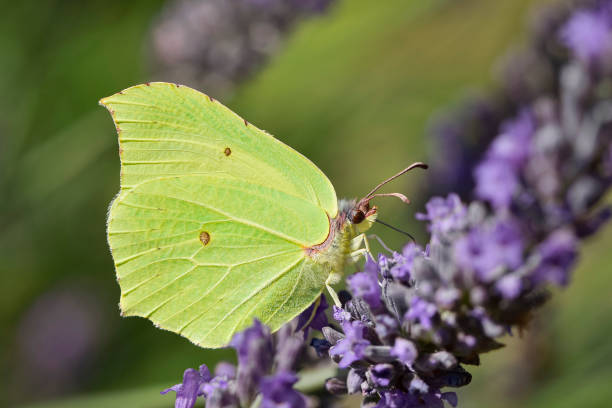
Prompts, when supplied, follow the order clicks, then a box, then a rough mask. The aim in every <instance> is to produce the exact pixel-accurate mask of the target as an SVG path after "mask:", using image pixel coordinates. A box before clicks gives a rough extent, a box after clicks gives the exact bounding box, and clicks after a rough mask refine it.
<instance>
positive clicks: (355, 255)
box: [351, 234, 374, 262]
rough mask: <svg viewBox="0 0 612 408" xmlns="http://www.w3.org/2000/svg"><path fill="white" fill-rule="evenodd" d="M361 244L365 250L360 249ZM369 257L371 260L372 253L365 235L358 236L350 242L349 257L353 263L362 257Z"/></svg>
mask: <svg viewBox="0 0 612 408" xmlns="http://www.w3.org/2000/svg"><path fill="white" fill-rule="evenodd" d="M362 244H363V246H364V247H365V248H362ZM366 254H367V255H370V257H371V258H372V259H374V257H373V256H372V251H371V250H370V243H369V241H368V237H367V235H366V234H359V235H357V236H356V237H355V238H353V240H352V241H351V257H352V259H353V261H355V262H356V261H357V260H358V259H359V257H360V256H362V255H364V256H365V255H366Z"/></svg>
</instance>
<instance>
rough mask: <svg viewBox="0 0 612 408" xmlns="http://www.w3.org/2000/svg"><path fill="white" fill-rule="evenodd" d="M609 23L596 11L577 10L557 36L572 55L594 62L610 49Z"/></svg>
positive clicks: (611, 39)
mask: <svg viewBox="0 0 612 408" xmlns="http://www.w3.org/2000/svg"><path fill="white" fill-rule="evenodd" d="M611 34H612V33H611V31H610V24H609V22H608V21H606V19H605V17H604V15H602V14H600V13H597V12H596V11H587V10H583V11H579V12H577V13H576V14H574V15H573V16H572V18H570V20H569V21H568V22H567V23H566V24H565V25H564V26H563V28H562V29H561V32H560V33H559V37H560V38H561V41H563V43H565V45H566V46H567V47H568V48H570V50H571V51H572V52H573V53H574V55H575V56H576V57H577V58H578V59H580V60H582V61H584V62H587V63H591V62H595V61H596V60H597V59H599V58H600V57H601V56H602V55H603V54H604V53H605V52H606V51H609V50H610V47H611V45H612V37H611Z"/></svg>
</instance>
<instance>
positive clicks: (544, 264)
mask: <svg viewBox="0 0 612 408" xmlns="http://www.w3.org/2000/svg"><path fill="white" fill-rule="evenodd" d="M611 11H612V1H609V0H608V1H598V2H590V3H589V7H586V6H585V7H583V8H581V9H579V10H577V11H576V12H575V13H574V14H572V15H569V16H567V15H566V16H564V20H561V21H557V24H556V25H555V26H554V27H555V29H554V32H555V33H556V35H557V37H556V41H557V42H558V43H559V44H561V45H565V46H566V47H567V48H566V50H567V53H566V54H565V57H564V59H563V58H557V59H556V60H555V64H556V70H557V71H556V72H558V76H557V77H556V83H554V84H553V86H552V88H550V89H552V90H554V92H542V93H541V94H537V93H533V92H532V91H533V89H532V90H531V92H529V95H530V96H529V98H526V99H523V100H522V101H521V103H519V104H516V106H515V108H513V109H511V110H512V111H514V112H515V113H514V114H513V115H512V116H511V117H510V118H509V119H505V120H500V121H499V126H498V127H497V129H496V131H495V133H494V134H491V135H485V136H484V137H483V138H482V140H481V141H485V142H486V144H485V146H486V147H485V148H484V149H482V153H481V154H480V156H479V160H478V161H477V163H476V164H475V165H474V166H472V168H471V173H472V176H473V186H474V187H473V190H472V196H473V198H474V201H472V202H470V203H469V204H464V202H463V201H462V200H461V199H460V197H459V196H458V195H456V194H452V193H451V194H449V195H448V196H447V197H446V198H442V197H434V198H433V199H431V200H430V201H429V202H428V203H427V204H426V206H425V207H426V212H425V213H424V214H418V215H417V218H418V219H421V220H424V221H427V222H428V230H429V232H430V233H431V240H430V242H429V244H428V245H427V246H426V248H424V249H423V248H420V247H418V246H416V245H414V244H409V245H408V246H406V248H404V251H403V253H402V254H398V253H395V254H392V255H391V256H384V255H381V256H380V258H379V259H378V262H376V263H375V262H373V261H372V260H369V261H368V263H367V264H366V266H365V268H364V271H363V272H360V273H358V274H355V275H353V276H352V277H350V278H349V279H348V284H349V288H350V290H351V292H352V294H353V297H352V299H350V300H348V301H347V302H346V303H345V304H344V305H343V308H342V309H338V310H335V312H334V318H335V319H336V320H337V321H338V326H334V327H332V326H330V327H326V328H324V329H323V333H324V336H325V339H326V341H327V342H328V343H329V344H328V345H326V347H328V348H329V351H328V352H329V355H330V356H331V357H332V358H333V359H334V360H335V361H337V363H338V365H339V367H341V368H348V369H349V371H348V374H347V376H346V379H344V378H338V379H335V380H334V381H333V384H334V390H338V391H342V390H343V387H340V386H339V385H338V381H344V382H345V383H346V387H344V389H346V392H348V393H362V394H363V396H364V398H366V399H369V400H371V401H374V402H376V403H377V405H376V406H377V407H380V408H382V407H394V406H405V407H421V406H427V407H438V406H442V405H443V404H442V401H443V400H446V401H448V402H449V403H451V404H455V403H456V396H455V395H454V394H452V393H444V392H442V388H444V387H456V386H462V385H465V384H467V383H468V382H469V379H470V376H469V374H468V373H467V372H466V371H465V370H464V368H463V365H466V364H478V363H479V355H480V354H481V353H484V352H487V351H490V350H493V349H496V348H499V347H501V346H502V344H501V343H499V341H498V340H499V337H501V336H503V335H505V334H508V333H511V330H512V329H513V328H514V327H522V326H523V325H524V324H525V323H526V322H527V321H528V318H529V316H530V313H531V312H532V311H533V309H534V308H536V307H537V306H539V305H541V304H542V303H543V302H544V301H546V299H547V298H548V292H547V287H548V285H550V284H553V285H560V286H563V285H566V284H567V283H568V282H569V280H570V273H571V270H572V268H573V266H574V264H575V262H576V259H577V257H578V251H579V248H578V245H579V241H580V239H582V238H584V237H586V236H589V235H591V234H593V233H594V232H596V230H597V229H598V228H599V227H600V226H601V225H602V224H603V223H604V222H605V221H606V220H607V219H608V218H609V216H610V213H611V212H612V211H611V209H610V208H607V207H604V208H598V207H601V206H598V203H599V201H600V199H601V198H602V197H603V195H604V194H605V193H606V191H607V190H608V189H609V187H610V184H611V183H612V177H611V176H612V174H611V172H610V151H611V149H612V93H611V91H610V89H609V87H607V86H606V85H605V84H606V83H608V82H609V80H610V78H611V77H612V63H611V62H612V49H611V47H610V46H609V44H610V42H611V41H612V13H611ZM508 99H509V100H510V99H512V98H511V97H508ZM471 117H477V115H472V116H471ZM468 128H470V126H468ZM465 151H467V152H470V148H469V147H468V148H467V150H465ZM459 167H461V166H458V167H457V168H459ZM466 195H467V194H466ZM345 297H346V296H345ZM315 346H316V347H319V348H320V344H319V343H317V344H316V345H315ZM398 401H399V402H398ZM398 404H401V405H398Z"/></svg>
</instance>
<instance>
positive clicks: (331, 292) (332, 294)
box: [325, 282, 342, 307]
mask: <svg viewBox="0 0 612 408" xmlns="http://www.w3.org/2000/svg"><path fill="white" fill-rule="evenodd" d="M325 287H326V288H327V292H328V293H329V296H330V297H331V298H332V300H333V301H334V304H335V305H336V306H338V307H342V303H341V302H340V298H339V297H338V294H337V293H336V291H335V290H334V288H332V287H331V285H330V284H329V282H325Z"/></svg>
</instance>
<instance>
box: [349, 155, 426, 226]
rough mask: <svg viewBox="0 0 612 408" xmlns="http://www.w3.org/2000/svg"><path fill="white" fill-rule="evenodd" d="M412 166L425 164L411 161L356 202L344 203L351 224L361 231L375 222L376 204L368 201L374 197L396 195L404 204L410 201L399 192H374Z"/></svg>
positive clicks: (422, 166)
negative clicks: (411, 162) (373, 204)
mask: <svg viewBox="0 0 612 408" xmlns="http://www.w3.org/2000/svg"><path fill="white" fill-rule="evenodd" d="M414 168H421V169H426V168H427V165H426V164H425V163H421V162H417V163H413V164H411V165H410V166H408V167H406V168H405V169H403V170H402V171H400V172H399V173H397V174H395V175H394V176H392V177H389V178H388V179H386V180H385V181H383V182H382V183H380V184H379V185H377V186H376V187H374V188H373V189H372V191H370V192H369V193H368V194H366V195H365V197H363V198H362V199H361V200H359V201H357V202H351V203H350V204H347V203H345V204H344V206H345V211H346V216H347V219H348V220H349V221H350V222H351V224H353V225H355V226H356V227H357V229H358V231H359V232H360V233H363V232H365V231H367V230H368V229H370V227H371V226H372V224H374V222H376V217H377V214H378V211H377V208H376V206H372V205H371V204H370V201H371V200H372V199H373V198H376V197H389V196H390V197H396V198H399V199H400V200H402V201H403V202H405V203H406V204H409V203H410V200H408V198H407V197H406V196H405V195H403V194H401V193H376V192H377V191H378V190H379V189H380V188H381V187H382V186H384V185H385V184H387V183H388V182H390V181H391V180H394V179H396V178H397V177H399V176H401V175H402V174H405V173H407V172H408V171H410V170H412V169H414Z"/></svg>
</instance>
